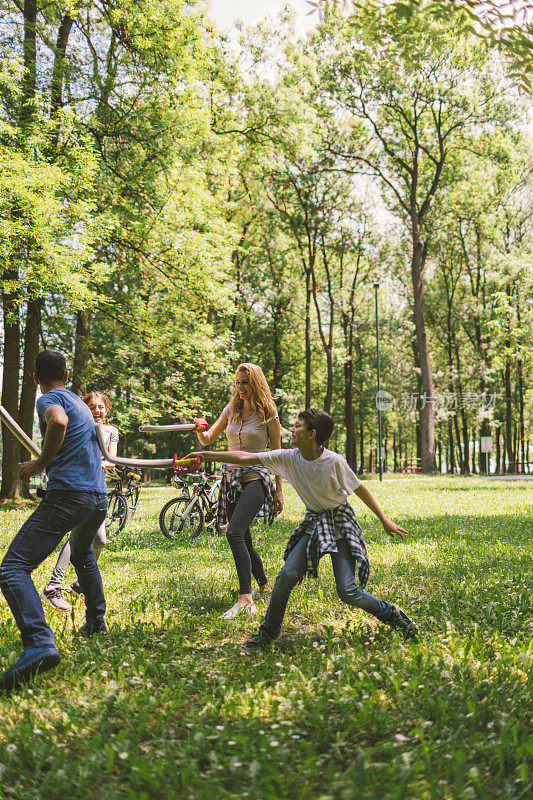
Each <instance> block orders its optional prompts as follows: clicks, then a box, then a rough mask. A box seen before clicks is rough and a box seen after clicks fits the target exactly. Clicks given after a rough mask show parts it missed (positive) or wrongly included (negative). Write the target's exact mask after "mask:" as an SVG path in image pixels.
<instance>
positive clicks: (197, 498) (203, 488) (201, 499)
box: [183, 476, 220, 526]
mask: <svg viewBox="0 0 533 800" xmlns="http://www.w3.org/2000/svg"><path fill="white" fill-rule="evenodd" d="M209 482H210V478H209V476H205V477H204V478H203V480H202V482H201V483H195V484H193V486H194V491H193V495H192V497H191V499H190V502H189V503H188V504H187V505H186V506H185V508H184V509H183V516H184V517H186V516H187V515H188V514H190V513H191V511H192V509H193V508H194V506H195V505H197V504H198V503H199V504H200V505H201V506H202V509H203V511H204V516H205V525H206V526H208V525H212V524H213V523H214V522H216V511H217V509H216V507H214V506H213V496H214V493H215V491H216V489H217V488H218V486H220V479H218V480H217V482H216V483H214V484H213V486H212V487H211V488H210V491H209V492H208V491H207V487H208V486H209ZM186 487H187V490H189V486H188V485H186ZM184 499H185V498H184Z"/></svg>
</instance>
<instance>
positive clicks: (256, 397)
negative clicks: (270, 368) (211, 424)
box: [229, 361, 278, 422]
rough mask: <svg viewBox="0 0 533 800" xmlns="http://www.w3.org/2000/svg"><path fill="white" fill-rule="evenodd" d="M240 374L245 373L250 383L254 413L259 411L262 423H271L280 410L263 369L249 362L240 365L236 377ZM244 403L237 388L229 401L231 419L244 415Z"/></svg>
mask: <svg viewBox="0 0 533 800" xmlns="http://www.w3.org/2000/svg"><path fill="white" fill-rule="evenodd" d="M239 372H244V373H245V374H246V376H247V378H248V380H249V381H250V389H251V397H250V403H251V406H252V410H253V411H257V413H258V414H259V416H260V417H261V421H262V422H270V420H271V419H273V417H277V415H278V410H277V408H276V404H275V403H274V400H273V399H272V393H271V391H270V387H269V385H268V383H267V379H266V378H265V376H264V374H263V370H262V369H261V367H258V366H257V364H250V363H249V362H248V361H246V362H244V363H243V364H239V366H238V367H237V369H236V370H235V377H237V375H238V374H239ZM242 406H243V401H242V400H241V398H240V397H239V392H238V391H237V387H236V386H235V388H234V389H233V393H232V395H231V398H230V401H229V418H230V419H236V418H239V417H240V416H241V414H242Z"/></svg>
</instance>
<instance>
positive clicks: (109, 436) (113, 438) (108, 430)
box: [102, 425, 119, 450]
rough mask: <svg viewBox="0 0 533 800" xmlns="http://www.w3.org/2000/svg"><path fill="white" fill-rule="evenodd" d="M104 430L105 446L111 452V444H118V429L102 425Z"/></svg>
mask: <svg viewBox="0 0 533 800" xmlns="http://www.w3.org/2000/svg"><path fill="white" fill-rule="evenodd" d="M102 428H103V431H102V433H103V435H104V444H105V449H106V450H109V445H110V444H111V442H118V438H119V437H118V428H115V426H114V425H102Z"/></svg>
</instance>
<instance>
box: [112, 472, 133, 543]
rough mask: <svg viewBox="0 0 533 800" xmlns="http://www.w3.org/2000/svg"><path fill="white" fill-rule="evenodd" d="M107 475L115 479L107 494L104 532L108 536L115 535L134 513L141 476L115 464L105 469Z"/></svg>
mask: <svg viewBox="0 0 533 800" xmlns="http://www.w3.org/2000/svg"><path fill="white" fill-rule="evenodd" d="M107 476H108V477H109V478H111V480H113V481H116V485H115V486H114V487H113V489H111V491H110V492H108V495H107V498H108V507H107V517H106V533H107V535H108V536H116V535H117V534H118V533H120V531H121V530H123V529H124V528H125V527H126V525H127V523H128V522H131V520H132V519H133V517H134V515H135V511H136V510H137V505H138V503H139V491H140V490H139V487H140V485H141V484H140V480H141V476H140V475H137V474H136V473H134V472H129V471H127V470H126V468H125V467H120V466H117V465H115V467H114V468H113V470H108V471H107ZM124 483H126V487H125V488H123V484H124Z"/></svg>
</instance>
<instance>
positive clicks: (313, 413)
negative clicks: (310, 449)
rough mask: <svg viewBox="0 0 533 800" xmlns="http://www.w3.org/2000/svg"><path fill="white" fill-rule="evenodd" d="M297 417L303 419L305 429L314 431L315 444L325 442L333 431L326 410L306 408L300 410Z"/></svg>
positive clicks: (330, 419) (330, 418) (331, 421)
mask: <svg viewBox="0 0 533 800" xmlns="http://www.w3.org/2000/svg"><path fill="white" fill-rule="evenodd" d="M298 418H299V419H303V421H304V422H305V424H306V425H307V430H309V431H313V430H314V431H316V443H317V444H324V442H327V440H328V439H329V437H330V436H331V434H332V433H333V425H334V423H333V419H332V417H331V415H330V414H328V412H327V411H322V410H321V409H320V408H306V410H305V411H300V413H299V414H298Z"/></svg>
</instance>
